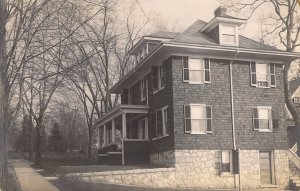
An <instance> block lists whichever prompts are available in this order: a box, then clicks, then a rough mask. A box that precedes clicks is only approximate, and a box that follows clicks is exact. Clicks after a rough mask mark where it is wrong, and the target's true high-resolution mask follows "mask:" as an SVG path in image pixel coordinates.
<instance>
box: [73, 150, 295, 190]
mask: <svg viewBox="0 0 300 191" xmlns="http://www.w3.org/2000/svg"><path fill="white" fill-rule="evenodd" d="M273 154H274V155H273V156H274V158H273V159H274V160H273V162H274V172H275V181H276V185H272V186H269V187H264V188H262V187H261V185H260V164H259V151H258V150H241V151H240V171H241V177H240V178H241V184H242V188H243V190H270V191H271V190H284V189H289V161H288V156H287V151H286V150H275V151H274V153H273ZM151 162H152V163H154V164H160V165H167V166H172V165H173V166H174V167H171V168H154V169H138V170H125V171H110V172H96V173H83V174H72V175H68V176H71V177H72V176H80V177H81V178H82V179H83V180H84V181H92V182H105V183H111V184H125V185H137V186H145V187H159V188H163V187H169V188H195V187H196V188H201V189H234V188H236V187H237V186H238V185H239V182H238V180H239V176H238V175H233V174H222V173H220V166H219V165H220V163H219V162H220V151H218V150H175V151H169V152H164V153H159V154H152V155H151Z"/></svg>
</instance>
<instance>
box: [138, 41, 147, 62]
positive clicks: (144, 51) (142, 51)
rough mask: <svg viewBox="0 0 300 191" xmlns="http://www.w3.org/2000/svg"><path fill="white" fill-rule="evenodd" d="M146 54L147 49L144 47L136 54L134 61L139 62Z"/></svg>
mask: <svg viewBox="0 0 300 191" xmlns="http://www.w3.org/2000/svg"><path fill="white" fill-rule="evenodd" d="M147 54H148V48H147V45H145V46H143V47H142V48H141V49H140V51H139V52H138V53H137V55H136V61H137V62H140V61H141V60H143V59H144V58H145V57H146V56H147Z"/></svg>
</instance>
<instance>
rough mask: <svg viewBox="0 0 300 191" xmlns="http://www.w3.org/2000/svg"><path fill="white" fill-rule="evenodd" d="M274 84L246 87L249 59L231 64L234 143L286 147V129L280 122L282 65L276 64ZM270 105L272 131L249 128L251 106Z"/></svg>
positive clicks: (282, 111)
mask: <svg viewBox="0 0 300 191" xmlns="http://www.w3.org/2000/svg"><path fill="white" fill-rule="evenodd" d="M275 71H276V87H275V88H257V87H251V86H250V67H249V62H239V63H235V64H234V65H233V89H234V108H235V127H236V132H237V133H236V138H237V146H238V148H240V149H258V150H271V149H280V150H284V149H287V148H288V147H287V129H286V127H285V125H284V119H285V105H284V90H283V72H282V66H281V65H276V70H275ZM257 106H271V107H272V117H273V119H277V120H278V125H275V124H274V125H273V126H274V132H271V133H270V132H258V131H254V130H253V127H252V108H253V107H257Z"/></svg>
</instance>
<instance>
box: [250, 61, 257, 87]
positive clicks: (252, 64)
mask: <svg viewBox="0 0 300 191" xmlns="http://www.w3.org/2000/svg"><path fill="white" fill-rule="evenodd" d="M250 76H251V86H256V63H255V62H250Z"/></svg>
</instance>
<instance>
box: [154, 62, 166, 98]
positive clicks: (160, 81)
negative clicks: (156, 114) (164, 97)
mask: <svg viewBox="0 0 300 191" xmlns="http://www.w3.org/2000/svg"><path fill="white" fill-rule="evenodd" d="M165 86H166V67H165V65H160V66H153V68H152V88H153V92H154V93H155V92H156V91H158V90H161V89H163V88H164V87H165Z"/></svg>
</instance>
